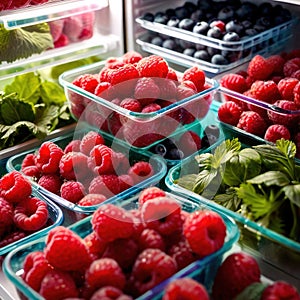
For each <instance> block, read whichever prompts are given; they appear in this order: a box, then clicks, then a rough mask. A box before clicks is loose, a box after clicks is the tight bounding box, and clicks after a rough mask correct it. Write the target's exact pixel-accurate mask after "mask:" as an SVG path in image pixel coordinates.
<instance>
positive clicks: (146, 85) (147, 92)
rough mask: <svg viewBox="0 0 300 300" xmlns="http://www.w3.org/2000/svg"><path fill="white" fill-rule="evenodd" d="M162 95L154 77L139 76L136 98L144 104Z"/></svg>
mask: <svg viewBox="0 0 300 300" xmlns="http://www.w3.org/2000/svg"><path fill="white" fill-rule="evenodd" d="M159 96H160V88H159V87H158V86H157V84H156V82H155V81H154V79H153V78H150V77H142V78H139V79H138V81H137V83H136V86H135V90H134V98H136V99H137V100H138V101H139V102H140V103H141V105H142V106H145V105H147V104H149V103H152V102H154V101H155V100H156V99H157V98H159Z"/></svg>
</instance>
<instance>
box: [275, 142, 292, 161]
mask: <svg viewBox="0 0 300 300" xmlns="http://www.w3.org/2000/svg"><path fill="white" fill-rule="evenodd" d="M276 147H277V148H278V149H279V150H280V151H281V152H282V153H284V154H285V156H286V157H288V158H290V159H294V158H295V156H296V152H297V147H296V145H295V143H294V142H292V141H290V140H285V139H279V140H277V141H276Z"/></svg>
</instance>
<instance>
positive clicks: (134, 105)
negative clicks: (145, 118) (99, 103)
mask: <svg viewBox="0 0 300 300" xmlns="http://www.w3.org/2000/svg"><path fill="white" fill-rule="evenodd" d="M120 106H121V107H122V108H124V109H127V110H130V111H134V112H141V111H142V105H141V103H140V101H139V100H137V99H134V98H125V99H123V100H122V101H121V103H120Z"/></svg>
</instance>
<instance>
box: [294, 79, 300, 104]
mask: <svg viewBox="0 0 300 300" xmlns="http://www.w3.org/2000/svg"><path fill="white" fill-rule="evenodd" d="M293 93H294V102H295V104H296V105H297V106H298V107H299V106H300V82H298V83H297V84H296V86H295V87H294V90H293Z"/></svg>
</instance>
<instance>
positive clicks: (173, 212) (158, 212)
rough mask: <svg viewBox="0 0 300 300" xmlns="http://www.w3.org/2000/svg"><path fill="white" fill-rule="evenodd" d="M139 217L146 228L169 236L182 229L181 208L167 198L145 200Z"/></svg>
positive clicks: (174, 201)
mask: <svg viewBox="0 0 300 300" xmlns="http://www.w3.org/2000/svg"><path fill="white" fill-rule="evenodd" d="M141 217H142V220H143V222H144V223H145V224H146V226H147V228H150V229H154V230H156V231H157V232H158V233H160V234H162V235H169V234H171V233H173V232H175V231H177V230H180V229H181V227H182V223H183V222H182V219H181V206H180V205H179V204H178V203H177V201H176V200H174V199H171V198H168V197H156V198H154V199H149V200H147V201H146V202H145V203H144V204H143V206H142V208H141Z"/></svg>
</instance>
